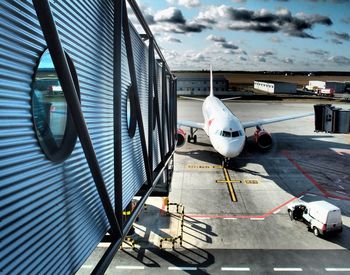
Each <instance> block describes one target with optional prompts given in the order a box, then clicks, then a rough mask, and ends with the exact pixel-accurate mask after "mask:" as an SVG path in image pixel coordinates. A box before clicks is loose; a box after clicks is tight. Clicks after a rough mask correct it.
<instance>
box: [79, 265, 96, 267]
mask: <svg viewBox="0 0 350 275" xmlns="http://www.w3.org/2000/svg"><path fill="white" fill-rule="evenodd" d="M81 268H93V266H92V265H82V266H81Z"/></svg>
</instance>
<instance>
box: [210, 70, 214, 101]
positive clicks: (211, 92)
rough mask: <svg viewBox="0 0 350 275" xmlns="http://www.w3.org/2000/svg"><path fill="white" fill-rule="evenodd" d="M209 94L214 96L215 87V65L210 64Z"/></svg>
mask: <svg viewBox="0 0 350 275" xmlns="http://www.w3.org/2000/svg"><path fill="white" fill-rule="evenodd" d="M209 96H214V89H213V66H212V65H210V94H209Z"/></svg>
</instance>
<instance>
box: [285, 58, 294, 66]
mask: <svg viewBox="0 0 350 275" xmlns="http://www.w3.org/2000/svg"><path fill="white" fill-rule="evenodd" d="M283 62H284V63H286V64H294V61H293V59H291V58H289V57H286V58H285V59H283Z"/></svg>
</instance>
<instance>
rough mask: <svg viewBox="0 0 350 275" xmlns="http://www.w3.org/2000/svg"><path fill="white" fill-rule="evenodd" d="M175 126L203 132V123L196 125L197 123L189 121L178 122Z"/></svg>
mask: <svg viewBox="0 0 350 275" xmlns="http://www.w3.org/2000/svg"><path fill="white" fill-rule="evenodd" d="M177 126H178V127H180V126H185V127H190V128H196V129H201V130H204V123H198V122H193V121H189V120H178V121H177Z"/></svg>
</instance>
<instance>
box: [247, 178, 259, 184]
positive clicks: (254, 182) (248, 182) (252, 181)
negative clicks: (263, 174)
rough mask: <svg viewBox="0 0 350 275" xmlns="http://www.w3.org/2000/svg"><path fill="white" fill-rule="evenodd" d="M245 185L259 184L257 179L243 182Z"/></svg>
mask: <svg viewBox="0 0 350 275" xmlns="http://www.w3.org/2000/svg"><path fill="white" fill-rule="evenodd" d="M244 183H245V184H259V180H257V179H249V180H244Z"/></svg>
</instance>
